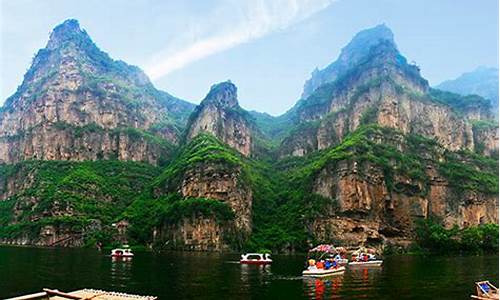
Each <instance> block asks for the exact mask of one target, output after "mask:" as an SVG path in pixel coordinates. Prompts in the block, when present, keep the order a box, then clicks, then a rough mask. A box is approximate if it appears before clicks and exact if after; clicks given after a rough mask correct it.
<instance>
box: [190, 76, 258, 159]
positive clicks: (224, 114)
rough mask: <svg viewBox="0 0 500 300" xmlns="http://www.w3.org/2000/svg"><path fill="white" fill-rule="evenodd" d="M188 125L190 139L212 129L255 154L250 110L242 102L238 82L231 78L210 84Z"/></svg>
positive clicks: (225, 139) (234, 145)
mask: <svg viewBox="0 0 500 300" xmlns="http://www.w3.org/2000/svg"><path fill="white" fill-rule="evenodd" d="M188 126H189V127H188V130H187V137H188V139H189V140H191V139H192V138H194V137H196V136H197V135H198V134H200V133H202V132H205V133H210V134H212V135H214V136H216V137H217V138H219V139H220V140H222V141H223V142H224V143H226V144H228V145H229V146H231V147H233V148H234V149H236V150H238V152H240V153H242V154H243V155H245V156H249V155H250V154H251V151H252V132H251V124H250V123H249V121H248V113H247V112H245V111H244V110H243V109H242V108H241V107H240V106H239V104H238V99H237V89H236V86H235V85H234V84H232V83H231V82H230V81H227V82H223V83H219V84H216V85H213V86H212V87H211V88H210V92H209V93H208V95H207V96H206V97H205V99H204V100H203V101H202V102H201V104H200V105H199V106H198V107H197V108H196V110H195V112H194V113H193V115H192V116H191V120H190V123H189V125H188Z"/></svg>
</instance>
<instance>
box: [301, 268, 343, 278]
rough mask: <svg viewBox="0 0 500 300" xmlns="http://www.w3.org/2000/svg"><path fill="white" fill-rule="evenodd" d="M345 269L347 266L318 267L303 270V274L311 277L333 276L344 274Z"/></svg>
mask: <svg viewBox="0 0 500 300" xmlns="http://www.w3.org/2000/svg"><path fill="white" fill-rule="evenodd" d="M344 271H345V267H338V268H331V269H328V270H325V269H316V268H310V269H307V270H304V271H302V276H310V277H324V276H331V275H335V274H342V273H344Z"/></svg>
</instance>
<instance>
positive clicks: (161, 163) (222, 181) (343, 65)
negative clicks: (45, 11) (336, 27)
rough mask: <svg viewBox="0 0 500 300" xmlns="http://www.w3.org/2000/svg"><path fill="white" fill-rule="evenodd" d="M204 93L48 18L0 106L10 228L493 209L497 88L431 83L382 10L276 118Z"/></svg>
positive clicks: (469, 215) (207, 235) (246, 226)
mask: <svg viewBox="0 0 500 300" xmlns="http://www.w3.org/2000/svg"><path fill="white" fill-rule="evenodd" d="M207 91H208V93H207V95H206V96H205V97H204V99H203V101H201V103H200V105H198V106H196V107H194V106H193V105H192V104H189V103H187V102H185V101H183V100H180V99H177V98H175V97H173V96H171V95H170V94H168V93H166V92H161V91H159V90H157V89H156V88H155V87H154V86H153V85H152V84H151V82H150V81H149V79H148V78H147V76H146V75H145V74H144V73H143V72H142V71H141V70H140V69H139V68H137V67H133V66H130V65H128V64H126V63H124V62H121V61H115V60H113V59H111V58H110V57H109V56H108V55H107V54H106V53H104V52H102V51H101V50H99V48H97V46H96V45H95V44H94V43H93V42H92V40H91V39H90V37H89V36H88V34H87V33H86V32H85V30H83V29H81V28H80V26H79V24H78V22H77V21H76V20H67V21H65V22H63V23H62V24H60V25H58V26H57V27H55V28H54V30H53V31H52V33H51V34H50V38H49V41H48V43H47V45H46V47H45V48H43V49H41V50H40V51H39V52H38V53H37V55H36V56H35V58H34V59H33V63H32V65H31V67H30V68H29V70H28V71H27V73H26V75H25V78H24V81H23V83H22V84H21V85H20V86H19V88H18V90H17V91H16V93H15V94H14V95H13V96H12V97H10V98H9V99H8V101H6V103H5V105H4V106H3V107H2V109H1V110H0V242H3V243H9V244H23V245H26V244H28V245H42V246H68V247H78V246H84V245H87V246H92V245H94V244H95V243H96V242H101V243H104V244H105V245H113V244H115V243H119V242H121V243H123V242H129V243H131V244H141V245H146V246H148V247H156V248H165V247H167V248H173V249H187V250H206V251H219V250H241V249H246V250H253V251H255V250H257V249H271V250H274V251H297V250H300V251H304V250H306V249H307V248H308V247H310V246H311V245H312V244H316V243H332V242H335V243H338V244H342V245H346V246H359V245H365V246H372V247H375V248H377V249H379V250H382V249H385V248H386V247H393V246H394V247H399V248H402V249H407V248H408V247H409V245H411V243H412V242H413V241H414V237H415V224H416V222H417V221H418V220H438V221H436V222H438V223H437V225H436V226H438V225H441V226H444V227H446V228H452V227H454V226H458V228H467V227H469V226H478V225H480V224H486V223H498V124H497V123H496V122H495V121H494V118H493V114H492V112H491V104H490V102H489V100H486V99H484V98H482V97H480V96H461V95H459V94H454V93H450V92H445V91H441V90H437V89H432V88H430V87H429V84H428V81H427V80H426V79H424V78H423V77H422V76H421V74H420V68H419V67H418V66H416V65H415V64H412V63H408V61H407V59H406V58H405V57H404V56H403V54H402V53H401V52H400V51H399V50H398V47H397V45H396V43H395V41H394V34H393V33H392V31H391V30H390V29H389V27H387V26H385V25H378V26H375V27H373V28H368V29H365V30H363V31H361V32H360V33H358V34H357V35H355V36H354V38H353V39H352V41H351V42H350V43H348V45H347V46H346V47H344V48H343V50H342V52H341V54H340V56H339V58H338V59H337V61H335V62H333V63H331V64H329V65H328V66H327V67H326V68H325V69H323V70H321V71H317V72H315V73H314V74H313V75H312V77H311V78H310V79H309V80H307V81H306V84H305V88H304V93H303V95H304V96H303V97H302V99H300V100H299V101H298V102H297V103H296V104H295V105H294V106H293V107H292V108H290V109H289V110H288V111H287V112H286V113H285V114H283V115H281V116H279V117H273V116H270V115H267V114H262V113H255V112H247V111H245V110H244V109H243V108H241V106H240V104H239V102H238V89H237V87H236V85H235V84H233V83H232V82H231V81H224V82H221V83H216V84H214V85H212V86H211V87H210V88H208V87H207ZM117 222H120V224H123V228H121V229H120V231H118V230H117V228H116V227H114V226H113V224H116V223H117Z"/></svg>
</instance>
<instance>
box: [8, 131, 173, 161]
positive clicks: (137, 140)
mask: <svg viewBox="0 0 500 300" xmlns="http://www.w3.org/2000/svg"><path fill="white" fill-rule="evenodd" d="M0 145H2V147H0V157H3V161H5V162H9V163H17V162H21V161H23V160H29V159H38V160H75V161H84V160H98V159H119V160H132V161H143V162H148V163H150V164H153V165H156V164H157V163H158V162H159V161H160V160H161V159H163V158H165V157H168V156H169V155H170V152H171V146H170V145H168V143H165V142H162V141H161V140H160V139H158V138H154V137H152V135H151V134H145V133H144V132H142V131H139V130H131V129H123V130H118V129H117V130H106V129H103V128H99V127H93V126H89V127H70V126H65V125H62V126H61V125H60V126H57V125H48V124H47V125H41V126H38V127H35V128H32V129H31V130H29V131H28V132H25V133H24V134H22V135H17V136H14V137H8V138H5V139H4V140H3V143H1V144H0Z"/></svg>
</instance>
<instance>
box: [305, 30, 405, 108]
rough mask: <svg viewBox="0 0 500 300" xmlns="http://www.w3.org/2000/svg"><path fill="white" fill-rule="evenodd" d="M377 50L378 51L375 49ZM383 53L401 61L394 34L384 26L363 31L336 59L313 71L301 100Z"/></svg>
mask: <svg viewBox="0 0 500 300" xmlns="http://www.w3.org/2000/svg"><path fill="white" fill-rule="evenodd" d="M377 48H378V49H377ZM377 51H378V52H379V53H380V52H381V51H385V52H387V53H388V54H391V55H393V56H394V57H395V58H397V59H401V57H398V56H399V52H398V50H397V46H396V43H395V42H394V34H393V33H392V31H391V29H390V28H389V27H387V26H386V25H385V24H381V25H377V26H375V27H373V28H369V29H365V30H363V31H361V32H359V33H358V34H356V35H355V36H354V38H353V39H352V40H351V41H350V42H349V44H347V46H345V47H344V48H342V51H341V53H340V55H339V57H338V59H337V60H336V61H335V62H333V63H332V64H330V65H328V66H327V67H326V68H324V69H322V70H318V69H316V70H314V72H313V73H312V76H311V79H309V80H308V81H306V83H305V85H304V92H303V93H302V99H306V98H307V97H308V96H310V95H311V94H312V93H313V92H314V91H315V90H316V89H317V88H318V87H320V86H321V85H323V84H325V83H328V82H333V81H335V80H336V79H337V78H339V77H340V76H341V75H342V74H343V73H344V72H346V71H347V70H349V69H350V68H352V67H354V66H356V65H359V64H360V63H362V62H363V61H366V60H368V59H369V58H370V57H369V55H370V54H373V53H374V52H377Z"/></svg>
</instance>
